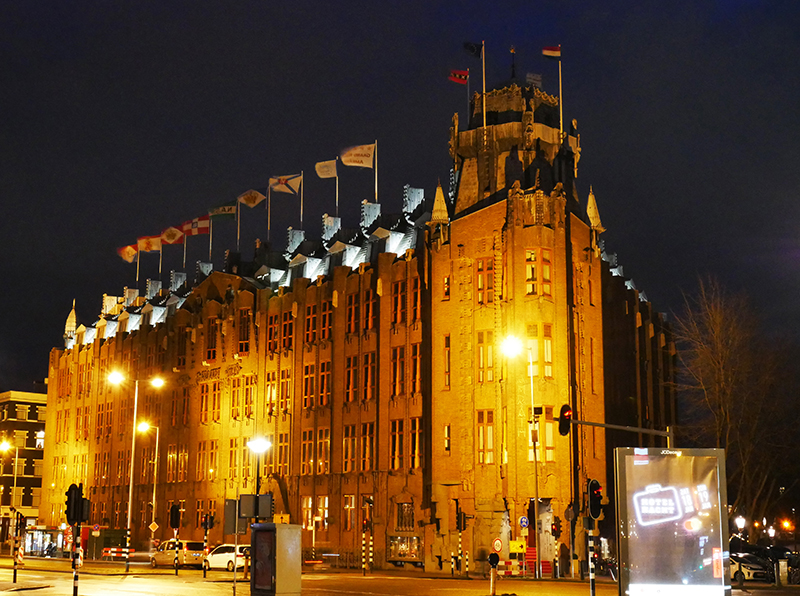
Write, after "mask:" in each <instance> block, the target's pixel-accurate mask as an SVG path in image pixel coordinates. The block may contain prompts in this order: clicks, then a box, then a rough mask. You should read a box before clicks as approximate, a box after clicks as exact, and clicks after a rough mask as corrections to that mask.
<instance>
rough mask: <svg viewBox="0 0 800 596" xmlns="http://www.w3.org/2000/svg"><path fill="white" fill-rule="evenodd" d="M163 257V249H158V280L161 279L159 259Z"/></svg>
mask: <svg viewBox="0 0 800 596" xmlns="http://www.w3.org/2000/svg"><path fill="white" fill-rule="evenodd" d="M163 256H164V248H163V247H161V248H159V249H158V279H161V259H162V257H163Z"/></svg>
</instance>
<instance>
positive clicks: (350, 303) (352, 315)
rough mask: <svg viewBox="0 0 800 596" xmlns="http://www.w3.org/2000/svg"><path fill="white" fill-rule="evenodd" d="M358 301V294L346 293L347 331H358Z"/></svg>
mask: <svg viewBox="0 0 800 596" xmlns="http://www.w3.org/2000/svg"><path fill="white" fill-rule="evenodd" d="M359 319H360V315H359V302H358V294H357V293H353V294H348V295H347V333H358V323H359Z"/></svg>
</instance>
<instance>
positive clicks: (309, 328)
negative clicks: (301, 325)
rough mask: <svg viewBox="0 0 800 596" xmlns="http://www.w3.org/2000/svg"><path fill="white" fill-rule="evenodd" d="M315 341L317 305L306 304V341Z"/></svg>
mask: <svg viewBox="0 0 800 596" xmlns="http://www.w3.org/2000/svg"><path fill="white" fill-rule="evenodd" d="M315 341H317V305H316V304H308V305H306V343H307V344H312V343H314V342H315Z"/></svg>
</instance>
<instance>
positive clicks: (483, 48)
mask: <svg viewBox="0 0 800 596" xmlns="http://www.w3.org/2000/svg"><path fill="white" fill-rule="evenodd" d="M481 68H482V69H483V138H484V141H485V140H486V40H485V39H484V40H483V41H482V42H481ZM484 144H485V143H484Z"/></svg>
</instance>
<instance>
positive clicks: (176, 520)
mask: <svg viewBox="0 0 800 596" xmlns="http://www.w3.org/2000/svg"><path fill="white" fill-rule="evenodd" d="M169 527H170V528H172V529H173V530H177V529H178V528H180V527H181V510H180V509H178V506H177V505H173V506H172V507H170V508H169Z"/></svg>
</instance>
